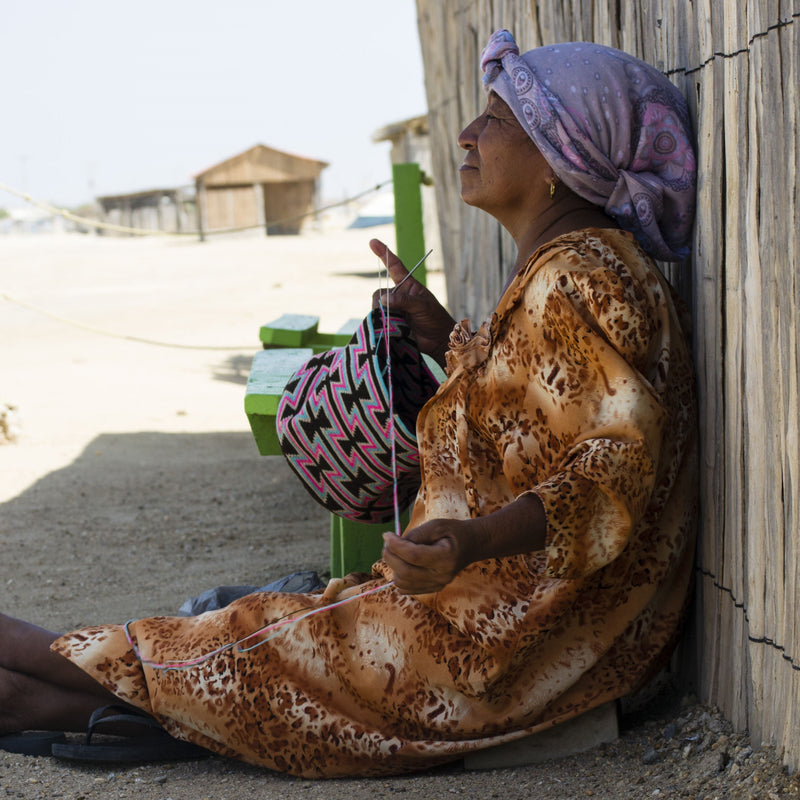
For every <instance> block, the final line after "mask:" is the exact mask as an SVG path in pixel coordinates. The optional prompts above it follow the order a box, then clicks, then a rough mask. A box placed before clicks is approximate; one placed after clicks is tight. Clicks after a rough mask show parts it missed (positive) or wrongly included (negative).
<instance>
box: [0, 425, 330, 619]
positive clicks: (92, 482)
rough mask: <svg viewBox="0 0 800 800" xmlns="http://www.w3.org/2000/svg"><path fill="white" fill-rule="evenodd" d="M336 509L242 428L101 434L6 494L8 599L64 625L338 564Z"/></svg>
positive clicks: (14, 608)
mask: <svg viewBox="0 0 800 800" xmlns="http://www.w3.org/2000/svg"><path fill="white" fill-rule="evenodd" d="M328 526H329V518H328V514H327V512H325V511H324V509H322V508H321V507H320V506H318V505H317V504H316V503H314V502H313V500H312V499H311V498H310V497H309V495H308V494H307V493H306V491H305V489H304V488H303V487H302V486H301V485H300V483H299V482H298V481H297V479H296V478H295V476H294V475H293V473H291V471H290V470H289V468H288V466H287V465H286V464H285V462H284V461H283V459H282V458H280V457H266V458H264V457H261V456H259V455H258V452H257V450H256V447H255V444H254V442H253V439H252V436H251V435H250V434H249V433H244V432H228V433H199V434H167V433H154V432H143V433H132V434H111V433H109V434H103V435H101V436H98V437H96V438H95V439H94V440H93V441H91V442H90V443H89V444H88V445H87V447H86V448H85V449H84V451H83V452H82V453H81V454H80V456H78V458H76V459H75V461H73V462H72V463H71V464H69V465H68V466H66V467H64V468H63V469H60V470H56V471H55V472H52V473H50V474H48V475H46V476H45V477H44V478H42V479H40V480H39V481H37V482H36V483H35V484H33V485H32V486H30V487H29V488H28V489H27V490H25V491H24V492H23V493H22V494H20V495H19V496H18V497H16V498H14V499H12V500H10V501H8V502H7V503H5V504H3V505H2V506H0V542H2V547H3V551H4V552H3V558H2V559H0V586H2V587H3V609H2V610H3V611H5V612H6V613H10V614H13V615H15V616H21V617H23V618H26V619H30V620H32V621H34V622H37V623H38V624H43V625H46V626H51V627H55V628H56V629H64V628H71V627H76V626H79V625H84V624H90V623H93V622H103V621H108V622H121V621H124V620H125V619H128V618H131V617H141V616H146V615H151V614H163V613H167V614H170V613H174V612H175V611H177V609H178V608H179V607H180V605H181V603H182V602H183V601H184V600H185V599H186V598H187V597H189V596H193V595H197V594H199V593H200V592H202V591H204V590H205V589H208V588H210V587H212V586H216V585H220V584H239V583H253V584H256V585H263V584H265V583H268V582H269V581H271V580H274V579H277V578H280V577H282V576H283V575H287V574H289V573H291V572H293V571H295V570H299V569H314V570H317V571H318V572H324V571H325V570H326V569H327V567H328V551H329V544H328Z"/></svg>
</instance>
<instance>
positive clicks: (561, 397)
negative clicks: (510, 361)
mask: <svg viewBox="0 0 800 800" xmlns="http://www.w3.org/2000/svg"><path fill="white" fill-rule="evenodd" d="M525 294H526V296H529V297H528V298H527V299H529V300H530V303H523V306H524V307H525V309H526V317H527V324H528V325H529V326H532V325H533V324H534V323H533V321H534V320H536V319H537V318H539V319H541V320H542V322H543V324H542V325H541V328H540V329H539V330H538V332H537V333H536V335H534V334H533V333H532V336H531V339H532V340H539V342H540V344H539V345H538V346H537V347H536V349H535V357H534V358H533V361H532V363H531V374H530V381H531V389H530V392H531V394H530V396H531V397H532V398H533V399H534V406H535V407H536V409H537V410H538V411H539V412H541V411H542V410H544V413H545V418H546V420H547V429H548V437H549V441H550V442H551V443H554V444H555V446H554V447H553V448H552V457H553V458H552V466H551V471H550V473H549V475H548V477H547V478H546V479H545V480H543V481H541V482H539V483H538V485H536V486H534V487H530V488H531V490H532V491H533V492H535V493H536V494H537V495H538V496H539V498H540V499H541V501H542V503H543V504H544V508H545V513H546V518H547V536H546V553H547V574H548V575H549V576H551V577H558V578H580V577H584V576H586V575H589V574H591V573H593V572H594V571H596V570H597V569H600V568H601V567H603V566H605V565H606V564H608V563H610V562H611V561H613V560H614V559H615V558H616V557H617V555H619V553H620V552H621V551H622V549H623V548H624V547H625V545H626V544H627V542H628V540H629V538H630V535H631V532H632V530H633V528H634V526H635V525H636V524H637V523H638V522H639V520H640V519H641V518H642V516H643V514H644V513H645V512H646V509H647V507H648V505H649V503H650V499H651V495H652V492H653V487H654V486H655V485H656V478H657V475H656V472H657V464H658V460H659V452H660V449H661V439H662V436H663V435H664V431H663V427H664V425H663V423H664V419H665V416H666V414H665V409H664V404H663V402H662V399H661V397H660V396H659V394H658V392H657V391H656V390H655V389H654V387H653V381H652V380H651V378H652V376H653V375H654V374H655V373H656V372H657V371H658V369H659V364H660V363H661V362H662V360H663V350H664V347H665V346H666V344H667V343H668V339H667V338H666V336H667V331H666V330H665V326H666V328H668V327H669V323H668V320H669V315H668V313H662V312H663V311H664V309H663V303H664V297H663V291H662V290H661V286H660V284H659V283H658V281H657V280H655V279H653V280H649V279H648V273H647V272H639V273H638V274H636V273H632V272H630V271H628V270H627V269H625V268H624V266H623V267H621V266H620V264H619V263H616V264H614V265H613V266H609V265H604V264H597V263H594V264H592V263H590V264H589V265H586V264H585V263H583V262H581V263H580V264H579V265H576V263H575V262H574V260H572V261H570V260H568V259H567V260H566V263H565V261H564V260H562V259H558V258H556V259H554V260H552V261H551V262H550V264H549V265H547V267H546V268H545V269H543V270H541V271H540V272H539V273H537V275H536V276H535V278H534V279H533V280H532V281H531V283H530V284H529V286H528V288H527V289H526V292H525ZM531 304H533V305H534V306H538V309H537V310H538V312H540V314H539V313H534V314H531V313H530V309H531ZM554 373H555V377H553V376H554ZM648 376H650V377H648ZM559 381H560V382H561V383H560V385H559Z"/></svg>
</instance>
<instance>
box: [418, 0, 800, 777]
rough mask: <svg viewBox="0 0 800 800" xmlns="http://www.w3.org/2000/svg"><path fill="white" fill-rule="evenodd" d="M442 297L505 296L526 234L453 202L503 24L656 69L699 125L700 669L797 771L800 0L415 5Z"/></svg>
mask: <svg viewBox="0 0 800 800" xmlns="http://www.w3.org/2000/svg"><path fill="white" fill-rule="evenodd" d="M417 11H418V17H419V30H420V40H421V44H422V54H423V60H424V66H425V83H426V91H427V97H428V106H429V126H430V136H431V144H432V151H433V160H432V163H433V172H434V177H435V181H436V187H437V202H438V203H439V206H440V209H441V213H440V218H441V219H442V226H441V234H442V248H443V251H444V257H445V264H446V274H447V287H448V300H449V304H450V310H451V312H452V313H453V314H454V315H455V317H456V319H460V318H461V317H462V316H468V317H472V318H473V319H476V318H477V319H480V318H481V317H482V316H484V315H485V314H486V313H487V312H488V311H489V310H490V309H491V307H492V306H493V304H494V302H495V301H496V299H497V297H498V294H499V291H500V287H501V286H502V282H503V278H504V275H505V273H506V270H507V269H508V268H509V266H510V264H511V263H512V258H513V243H511V242H510V241H509V240H508V239H507V238H505V237H504V236H503V235H502V233H501V231H500V229H499V226H498V225H497V223H495V222H493V221H492V220H491V219H490V218H488V217H487V216H486V215H483V214H480V213H476V212H475V211H474V209H471V208H468V207H466V206H464V205H463V204H461V203H460V201H459V199H458V197H459V192H458V184H457V169H458V165H459V164H460V162H461V154H460V153H459V152H458V149H457V147H456V145H455V138H454V134H455V133H457V132H458V131H459V130H460V129H461V127H463V125H464V124H465V123H466V122H468V121H469V120H471V119H472V118H473V117H474V116H475V115H476V114H477V113H478V111H479V109H480V107H481V106H482V104H483V102H484V97H483V91H482V88H481V84H480V78H479V58H480V53H481V49H482V47H483V45H484V44H485V43H486V40H487V39H488V37H489V35H490V34H491V33H492V31H494V30H495V29H497V28H508V29H509V30H511V31H512V32H513V33H514V35H515V37H516V39H517V41H518V42H519V43H520V46H521V48H522V49H523V50H525V49H530V48H533V47H536V46H539V45H542V44H552V43H556V42H559V41H574V40H584V41H595V42H598V43H601V44H607V45H611V46H614V47H619V48H621V49H623V50H627V51H629V52H631V53H633V54H634V55H637V56H639V57H640V58H643V59H645V60H646V61H649V62H650V63H652V64H654V65H655V66H657V67H658V68H659V69H661V70H662V71H663V72H664V73H665V74H666V75H668V76H669V77H670V78H671V79H672V80H673V81H674V82H675V83H676V84H677V85H678V86H679V87H680V88H681V89H682V90H683V92H684V94H685V95H686V97H687V98H688V100H689V103H690V107H691V110H692V113H693V115H694V119H695V122H696V133H697V140H698V155H699V162H698V163H699V191H698V213H697V225H696V232H695V238H694V252H693V256H692V260H691V262H690V263H686V264H683V265H677V266H673V267H670V268H669V269H666V272H667V275H668V277H670V279H671V280H672V282H673V283H674V284H675V285H676V286H677V287H678V288H679V291H680V292H681V293H682V294H683V296H684V297H685V299H687V300H688V301H689V303H690V306H691V308H692V310H693V317H694V331H693V337H694V352H695V360H696V367H697V378H698V388H699V394H700V403H701V407H700V437H701V449H702V453H701V458H702V460H701V487H700V488H701V513H700V523H699V531H698V534H699V546H698V555H697V565H696V584H697V595H696V601H695V608H696V626H697V636H696V641H697V645H696V651H695V656H694V658H693V659H692V662H693V667H694V669H693V673H694V674H693V677H694V680H695V681H696V686H697V689H698V692H699V696H700V698H701V699H702V700H704V701H706V702H708V703H711V704H715V705H718V706H719V707H721V709H722V710H723V712H724V713H725V715H726V716H727V717H728V718H729V719H730V720H731V722H733V724H734V725H735V726H736V727H737V728H738V729H739V730H748V731H749V733H750V736H751V739H752V742H753V744H754V746H756V747H758V746H760V745H761V744H762V743H768V744H772V745H774V746H775V747H776V748H777V750H778V752H779V753H782V754H783V758H784V760H785V762H786V764H787V765H788V766H789V767H790V768H792V769H796V768H798V767H799V766H800V314H799V313H798V310H799V307H800V281H799V280H798V277H797V275H798V267H800V204H799V203H798V196H797V186H798V181H800V163H798V162H800V149H799V148H800V143H799V137H798V133H800V102H799V100H798V87H800V2H799V1H798V0H694V2H691V3H686V2H684V0H658V1H657V2H647V3H621V2H619V0H582V2H568V3H565V2H563V0H417Z"/></svg>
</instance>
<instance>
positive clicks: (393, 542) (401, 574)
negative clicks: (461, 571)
mask: <svg viewBox="0 0 800 800" xmlns="http://www.w3.org/2000/svg"><path fill="white" fill-rule="evenodd" d="M383 540H384V548H383V558H384V560H385V561H386V563H387V564H388V565H389V566H390V567H391V569H392V572H393V573H394V582H395V586H396V587H397V588H398V589H399V590H400V591H401V592H403V593H404V594H428V593H430V592H438V591H439V590H440V589H443V588H444V587H445V586H447V584H448V583H450V581H451V580H452V579H453V577H454V576H455V573H456V572H457V570H456V568H455V562H454V558H453V547H452V542H451V541H450V540H448V539H438V540H436V541H434V542H432V543H431V544H417V543H414V542H411V541H408V540H406V539H404V538H401V537H399V536H396V535H395V534H393V533H385V534H384V537H383Z"/></svg>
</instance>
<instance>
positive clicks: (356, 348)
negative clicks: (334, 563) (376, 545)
mask: <svg viewBox="0 0 800 800" xmlns="http://www.w3.org/2000/svg"><path fill="white" fill-rule="evenodd" d="M384 330H386V332H387V333H388V336H389V352H390V358H391V377H392V402H393V406H394V432H395V442H396V444H395V455H396V465H397V478H398V486H397V496H398V501H399V505H400V508H401V510H402V509H405V508H407V507H408V505H409V504H410V503H411V502H412V501H413V499H414V497H415V495H416V493H417V490H418V489H419V485H420V470H419V452H418V450H417V437H416V432H415V430H416V417H417V414H418V413H419V410H420V409H421V408H422V406H423V405H424V404H425V403H426V402H427V400H428V399H429V398H430V397H432V396H433V394H434V393H435V392H436V389H437V388H438V386H439V382H438V380H437V379H436V377H435V376H434V375H433V373H432V372H431V371H430V369H429V368H428V366H427V365H426V364H425V361H424V359H423V358H422V356H421V354H420V352H419V350H418V349H417V347H416V345H415V344H414V342H413V340H412V339H411V336H410V331H409V328H408V325H407V324H406V322H405V320H404V319H403V318H402V317H395V316H390V317H388V318H387V319H386V320H385V321H384V314H383V312H382V310H381V309H380V308H376V309H375V310H374V311H373V312H372V313H371V314H370V315H369V316H368V317H366V319H365V320H364V321H363V322H362V323H361V326H360V327H359V329H358V330H357V331H356V332H355V333H354V334H353V338H352V339H351V340H350V342H349V343H348V344H347V345H345V346H344V347H338V348H335V349H333V350H329V351H328V352H326V353H321V354H320V355H316V356H314V357H313V358H311V359H309V361H307V362H306V363H305V364H304V365H303V366H302V367H301V368H300V369H299V370H298V371H297V372H296V373H295V374H294V375H293V376H292V378H291V379H290V380H289V383H288V384H287V385H286V388H285V389H284V394H283V397H282V398H281V401H280V403H279V405H278V413H277V419H276V427H277V430H278V438H279V440H280V444H281V450H282V451H283V454H284V456H286V459H287V461H288V462H289V465H290V466H291V468H292V469H293V470H294V472H295V473H296V474H297V475H298V477H299V478H300V480H301V481H302V483H303V485H304V486H305V487H306V489H308V491H309V492H310V493H311V495H312V496H313V497H314V499H315V500H317V501H318V502H319V503H321V504H322V505H323V506H325V508H327V509H328V510H329V511H332V512H333V513H334V514H338V515H339V516H341V517H345V518H347V519H352V520H358V521H361V522H374V523H378V522H388V521H389V520H391V519H392V518H393V515H394V492H393V477H392V451H391V441H390V439H389V428H390V426H389V385H388V382H387V377H388V372H389V370H388V365H387V361H386V343H385V340H384Z"/></svg>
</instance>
